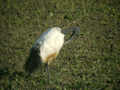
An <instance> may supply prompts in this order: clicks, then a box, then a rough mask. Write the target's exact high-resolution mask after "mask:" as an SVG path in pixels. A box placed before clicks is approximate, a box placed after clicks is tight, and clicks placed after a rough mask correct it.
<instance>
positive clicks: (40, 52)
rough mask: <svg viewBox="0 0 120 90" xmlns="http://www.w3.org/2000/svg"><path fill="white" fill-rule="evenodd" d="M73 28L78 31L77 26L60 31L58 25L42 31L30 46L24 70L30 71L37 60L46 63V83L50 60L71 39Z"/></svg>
mask: <svg viewBox="0 0 120 90" xmlns="http://www.w3.org/2000/svg"><path fill="white" fill-rule="evenodd" d="M75 30H76V31H79V28H77V27H74V28H69V29H67V30H63V31H62V30H61V28H59V27H53V28H49V29H48V30H47V31H46V32H44V33H43V34H42V35H41V36H40V37H39V38H38V40H36V42H35V43H34V44H33V46H32V48H31V51H30V56H29V58H28V61H27V63H26V71H29V72H30V73H32V72H33V71H34V70H35V69H36V68H37V67H38V63H39V61H40V63H45V64H46V65H47V72H48V83H49V68H48V65H49V64H50V63H51V62H52V60H54V59H55V58H56V56H57V55H58V53H59V51H60V49H61V48H62V46H63V45H64V44H67V43H68V42H69V41H71V40H72V38H73V35H75V33H76V31H75ZM69 32H72V35H71V37H70V38H69V39H68V40H67V41H66V42H65V43H64V41H65V40H64V36H65V35H66V34H68V33H69ZM29 62H31V63H29ZM31 66H34V67H31ZM35 66H36V67H35Z"/></svg>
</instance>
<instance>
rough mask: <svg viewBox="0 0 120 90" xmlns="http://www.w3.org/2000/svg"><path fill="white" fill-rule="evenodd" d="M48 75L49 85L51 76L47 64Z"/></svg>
mask: <svg viewBox="0 0 120 90" xmlns="http://www.w3.org/2000/svg"><path fill="white" fill-rule="evenodd" d="M47 73H48V84H49V83H50V74H49V66H48V63H47Z"/></svg>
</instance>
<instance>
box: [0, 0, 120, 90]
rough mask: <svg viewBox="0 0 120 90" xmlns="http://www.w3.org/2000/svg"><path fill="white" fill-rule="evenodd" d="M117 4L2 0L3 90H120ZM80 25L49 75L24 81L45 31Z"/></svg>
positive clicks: (77, 0) (0, 56)
mask: <svg viewBox="0 0 120 90" xmlns="http://www.w3.org/2000/svg"><path fill="white" fill-rule="evenodd" d="M119 3H120V2H119V0H106V1H105V0H100V1H96V0H92V1H90V0H74V1H73V0H59V1H58V0H49V1H47V0H20V1H18V0H12V1H11V0H4V1H3V0H1V1H0V90H26V89H27V90H34V89H37V90H40V89H41V90H42V89H46V88H50V89H55V90H56V89H57V90H62V89H63V90H68V89H71V90H119V88H120V29H119V27H120V12H119V9H120V6H119ZM53 26H59V27H61V28H68V27H70V26H79V27H80V29H81V32H80V34H79V35H78V36H76V37H75V39H74V40H73V41H72V42H71V43H69V44H68V45H66V46H64V47H63V48H62V50H61V52H60V54H59V56H58V57H57V59H56V60H55V61H54V62H53V63H52V64H51V65H50V74H51V78H50V81H51V82H50V85H48V84H47V75H46V74H47V73H46V72H44V71H43V72H40V70H39V69H38V70H36V72H34V73H33V74H32V76H30V77H27V78H26V75H27V74H26V72H25V70H24V65H25V63H26V59H27V58H28V55H29V50H30V48H31V47H32V44H33V43H34V41H35V40H36V39H37V38H38V37H39V36H40V34H41V33H42V32H44V31H45V30H46V29H47V28H49V27H53Z"/></svg>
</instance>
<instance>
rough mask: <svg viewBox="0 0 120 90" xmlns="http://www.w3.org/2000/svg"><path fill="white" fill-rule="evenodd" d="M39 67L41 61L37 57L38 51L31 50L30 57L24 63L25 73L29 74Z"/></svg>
mask: <svg viewBox="0 0 120 90" xmlns="http://www.w3.org/2000/svg"><path fill="white" fill-rule="evenodd" d="M39 66H41V59H40V56H39V50H37V49H35V48H31V50H30V55H29V57H28V59H27V61H26V63H25V71H26V72H28V73H29V74H31V73H32V72H34V71H35V70H36V69H37V68H38V67H39Z"/></svg>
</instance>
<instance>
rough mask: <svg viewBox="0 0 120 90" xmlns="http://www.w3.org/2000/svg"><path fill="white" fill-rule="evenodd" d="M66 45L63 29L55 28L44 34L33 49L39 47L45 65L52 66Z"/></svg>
mask: <svg viewBox="0 0 120 90" xmlns="http://www.w3.org/2000/svg"><path fill="white" fill-rule="evenodd" d="M63 44H64V34H63V33H62V32H61V28H59V27H53V28H50V29H48V30H47V31H46V32H44V33H43V34H42V35H41V36H40V38H39V39H38V40H37V41H36V42H35V44H34V45H33V47H34V48H35V47H39V48H38V49H39V51H40V53H39V56H40V58H41V61H42V62H43V63H47V64H50V62H51V61H52V60H53V59H54V58H56V56H57V55H58V53H59V51H60V49H61V48H62V46H63Z"/></svg>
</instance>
